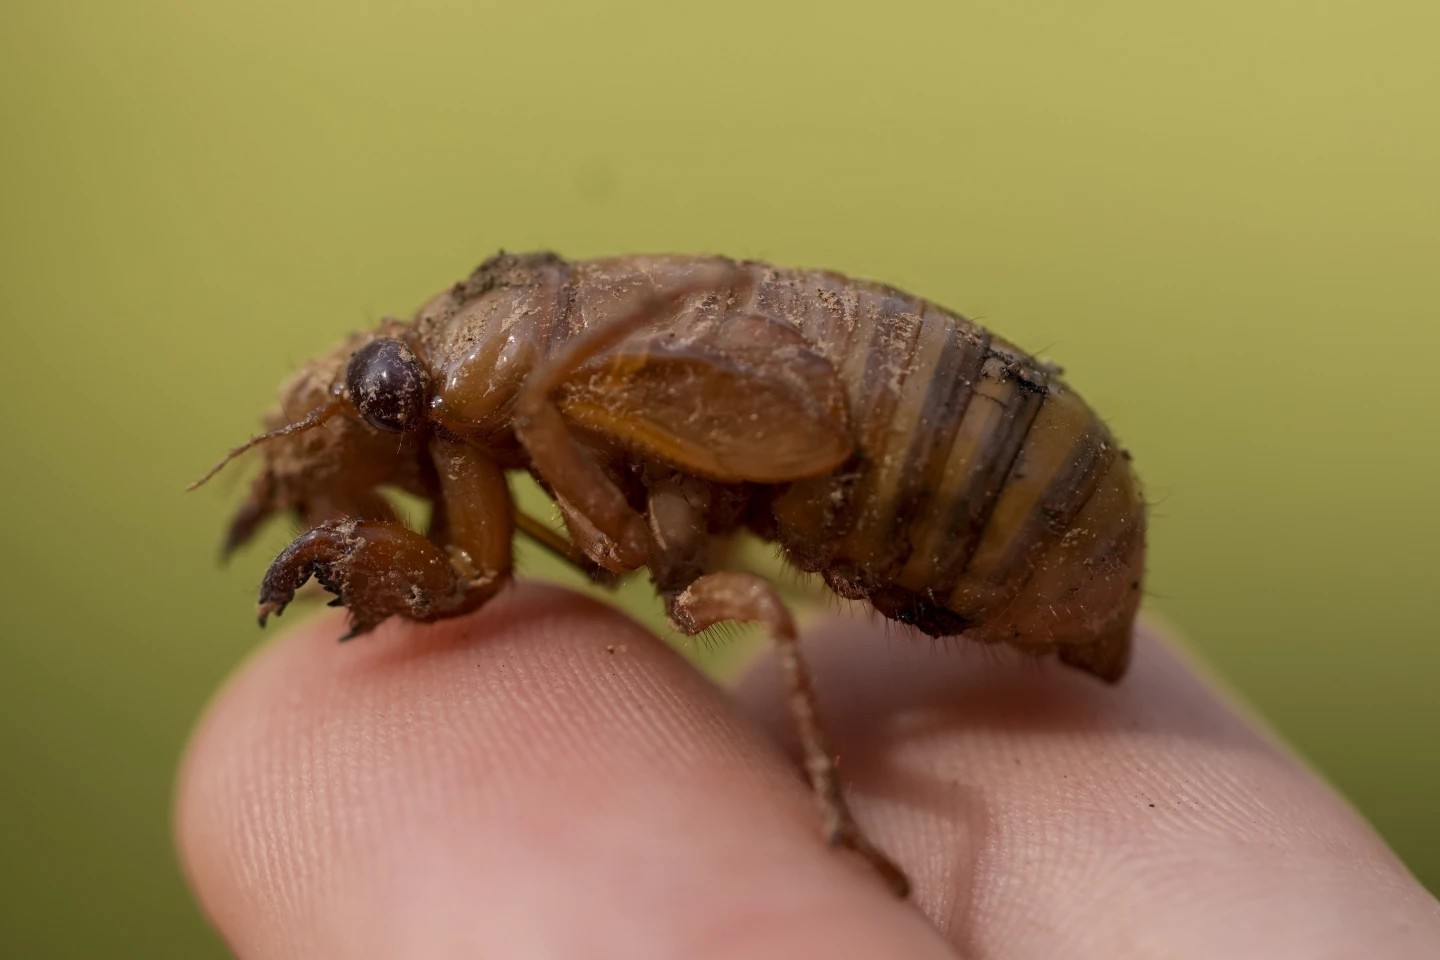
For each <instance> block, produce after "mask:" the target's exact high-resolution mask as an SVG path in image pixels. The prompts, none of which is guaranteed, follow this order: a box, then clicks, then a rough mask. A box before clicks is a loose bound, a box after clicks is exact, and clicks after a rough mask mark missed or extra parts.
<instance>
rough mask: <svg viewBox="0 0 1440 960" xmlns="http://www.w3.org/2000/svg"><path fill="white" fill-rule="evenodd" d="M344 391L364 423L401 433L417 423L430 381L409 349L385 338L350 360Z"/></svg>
mask: <svg viewBox="0 0 1440 960" xmlns="http://www.w3.org/2000/svg"><path fill="white" fill-rule="evenodd" d="M345 387H346V389H347V390H348V391H349V393H350V401H351V402H352V403H354V404H355V408H356V409H357V410H359V411H360V415H361V416H362V417H364V418H365V422H366V423H368V424H370V426H372V427H374V428H375V429H376V430H384V431H385V432H386V433H403V432H405V431H406V430H411V429H413V428H414V427H415V426H416V425H417V424H418V423H419V422H420V416H421V412H422V411H423V410H424V409H425V397H426V394H428V393H429V391H430V378H429V377H428V376H426V375H425V370H424V368H423V367H421V366H420V361H419V360H416V359H415V354H413V353H411V352H410V348H409V347H407V346H405V344H403V343H401V342H400V341H399V340H393V339H390V338H389V337H385V338H382V339H379V340H372V341H371V342H369V343H367V344H366V345H365V346H363V347H361V348H360V349H359V350H358V351H356V353H355V356H353V357H351V358H350V367H349V369H348V370H347V371H346V373H345Z"/></svg>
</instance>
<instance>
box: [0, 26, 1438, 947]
mask: <svg viewBox="0 0 1440 960" xmlns="http://www.w3.org/2000/svg"><path fill="white" fill-rule="evenodd" d="M1437 36H1440V7H1437V6H1436V5H1435V4H1433V3H1428V2H1418V0H1417V2H1409V3H1400V2H1392V3H1374V2H1360V0H1353V2H1329V3H1315V2H1298V0H1297V2H1284V0H1259V2H1257V0H1246V2H1235V0H1228V2H1211V3H1205V4H1178V3H1154V2H1149V0H1124V2H1118V0H1117V2H1098V0H1094V2H1088V0H1087V2H1080V0H1050V2H1038V0H1027V2H1017V0H1008V2H1000V0H989V2H985V0H967V2H949V3H939V2H935V3H920V2H906V0H890V2H886V3H873V2H866V3H842V2H835V0H831V2H828V3H814V4H801V3H791V4H783V3H775V2H773V0H772V2H766V3H754V2H746V0H730V2H726V3H719V4H717V3H708V4H694V5H690V4H677V3H674V2H670V3H661V2H648V3H611V4H602V3H592V4H579V3H575V4H558V3H535V2H529V3H517V2H507V3H503V4H482V3H461V2H439V0H427V2H409V3H405V4H400V3H394V4H382V3H374V2H355V0H351V2H347V3H341V2H337V0H326V2H310V3H292V2H284V3H281V2H273V0H261V2H253V0H252V2H247V3H238V2H223V3H221V2H205V3H194V2H180V0H129V2H126V3H102V2H95V0H92V2H50V3H41V2H39V0H29V2H18V3H17V2H16V0H9V2H7V3H6V4H5V5H4V7H3V11H0V191H3V197H0V199H3V212H0V217H3V221H0V318H3V320H0V323H3V325H4V326H3V329H4V340H3V348H0V384H3V389H4V396H3V403H0V417H3V423H4V433H3V440H4V450H3V453H0V476H3V487H0V493H3V495H4V496H3V502H4V505H5V509H6V511H7V514H6V517H5V521H4V531H5V532H4V549H3V552H0V564H3V570H0V573H3V576H0V584H3V586H0V589H3V591H4V593H3V597H0V599H3V611H4V614H3V616H4V620H3V623H4V628H3V631H4V632H3V647H4V649H3V656H4V659H3V662H0V719H3V723H0V761H3V766H0V864H3V868H0V953H3V954H4V955H6V956H15V957H21V956H23V957H34V956H126V957H130V956H134V957H160V956H166V957H168V956H176V957H179V956H185V957H200V956H218V955H220V954H221V948H220V946H219V944H218V941H217V940H216V939H215V938H214V936H213V935H212V934H211V933H210V932H209V931H208V930H207V929H206V927H205V925H204V923H203V921H202V920H201V919H200V917H199V916H198V914H197V913H196V912H195V910H194V909H193V908H192V907H191V906H190V904H189V902H188V898H187V895H186V893H185V890H184V887H183V883H182V881H181V879H180V877H179V874H178V872H177V870H176V868H175V866H174V863H173V857H172V854H171V852H170V840H169V835H168V824H167V820H168V807H169V803H170V791H171V781H172V776H173V770H174V767H175V763H176V758H177V755H178V753H179V751H180V749H181V747H182V744H183V741H184V739H185V736H186V731H187V729H188V728H189V727H190V725H191V723H192V721H193V719H194V717H195V716H196V714H197V712H198V711H199V710H200V709H201V707H202V705H203V703H204V702H205V700H206V698H207V696H208V695H209V694H210V692H211V691H212V690H213V689H214V688H215V687H216V685H217V684H218V683H219V682H220V680H221V678H222V677H223V676H224V675H225V674H226V673H227V672H228V671H229V670H230V669H231V668H232V667H233V665H234V664H235V663H236V662H237V661H238V660H239V659H241V658H242V657H243V656H245V654H246V652H247V651H248V650H250V649H251V648H252V647H253V646H254V644H255V643H256V642H257V639H258V637H257V633H256V630H255V627H254V623H253V621H252V620H251V617H250V612H251V604H252V603H253V599H254V597H253V594H254V586H255V583H256V582H257V579H258V576H259V574H260V572H261V570H262V568H263V565H264V562H265V560H266V554H267V552H268V550H269V549H270V548H274V547H276V546H278V544H279V543H280V542H281V538H282V535H283V531H276V532H275V533H274V535H272V536H271V537H270V538H269V539H268V540H267V542H266V543H265V544H264V545H263V546H264V549H258V550H255V551H251V552H248V553H246V554H245V555H243V556H242V557H241V558H240V559H239V560H238V561H237V562H235V563H234V564H232V566H231V567H230V568H229V569H227V570H224V571H221V570H217V569H216V567H215V565H214V564H213V563H212V559H213V555H214V549H215V545H216V542H217V537H218V533H219V529H220V526H221V524H222V519H223V517H224V516H225V515H226V512H227V510H228V508H229V506H230V505H231V504H232V503H233V501H234V499H235V497H237V496H238V494H239V491H240V486H239V484H238V483H237V478H236V477H226V478H224V479H223V480H221V481H219V482H217V483H216V484H215V485H213V487H211V488H208V489H206V490H205V491H204V492H202V493H199V494H194V495H190V496H185V495H182V494H181V492H180V491H181V488H182V487H183V486H184V484H185V482H186V481H188V480H190V479H192V478H193V477H194V476H195V475H197V474H198V473H199V472H200V471H202V470H203V468H204V467H206V466H207V465H208V464H209V463H210V462H211V461H212V460H213V459H214V458H215V457H216V455H217V454H218V453H219V452H221V451H222V450H223V449H224V448H226V447H227V446H229V445H230V444H231V443H232V442H234V441H236V440H238V439H240V438H242V437H244V436H245V435H247V434H248V433H249V432H250V431H251V429H252V427H253V426H254V424H255V422H256V417H257V416H258V414H259V413H260V412H261V411H262V410H263V409H264V408H265V407H266V406H267V405H268V404H269V403H270V401H271V398H272V396H273V389H274V386H275V384H276V383H278V381H279V380H280V379H281V378H282V377H284V376H285V375H286V374H287V373H288V372H289V371H290V370H292V369H293V368H294V367H295V365H296V364H297V363H299V362H300V361H301V360H302V359H303V358H305V357H307V356H309V355H311V354H313V353H315V352H317V351H319V350H321V349H323V348H324V347H326V346H327V344H329V343H330V342H331V341H332V340H334V339H336V338H337V337H339V336H340V335H342V334H344V333H346V332H348V331H350V330H352V329H356V328H360V327H365V326H368V325H370V324H372V323H373V322H374V321H375V320H376V319H377V318H378V317H379V316H381V315H382V314H383V313H387V312H388V313H404V312H407V311H408V310H410V309H411V308H413V307H414V306H415V305H416V304H417V303H418V302H419V301H420V300H421V299H422V298H423V297H424V296H425V295H427V294H428V293H430V292H431V291H432V290H435V289H438V288H440V287H441V286H443V285H445V284H447V283H449V282H451V281H453V280H455V279H457V278H459V277H460V276H462V275H463V274H464V273H465V272H466V271H468V270H469V269H470V268H471V267H472V266H473V265H474V264H475V263H477V262H478V261H479V260H480V259H481V258H483V257H484V256H486V255H487V254H489V253H491V252H493V251H494V250H495V249H496V248H498V247H500V246H502V245H503V246H505V247H507V248H510V249H520V250H524V249H528V248H536V247H547V248H553V249H557V250H560V251H562V252H563V253H566V254H568V255H572V256H586V255H594V254H600V253H607V252H626V251H669V250H676V251H694V250H707V251H708V250H714V251H724V252H728V253H732V254H735V255H743V256H755V257H763V258H767V259H771V260H774V261H777V262H780V263H785V264H793V265H822V266H828V267H832V268H836V269H841V270H846V271H850V272H853V273H857V274H861V275H865V276H872V277H878V278H883V279H885V280H888V281H890V282H892V283H896V284H898V285H901V286H904V287H907V288H910V289H912V290H914V291H916V292H920V293H923V294H925V295H926V296H929V297H931V298H934V299H936V300H939V301H940V302H943V303H946V304H948V305H951V306H953V307H955V308H957V309H960V310H963V311H965V312H967V313H969V314H971V315H972V316H976V317H979V318H981V319H982V320H983V321H984V322H985V323H987V324H989V325H991V326H993V327H994V328H996V329H997V330H1000V331H1003V332H1004V333H1005V335H1006V336H1008V337H1010V338H1012V339H1015V340H1017V341H1018V342H1020V343H1021V344H1024V345H1027V346H1029V347H1030V348H1032V349H1037V350H1042V351H1044V352H1046V353H1047V354H1048V355H1050V356H1052V357H1054V358H1056V359H1058V360H1060V361H1061V362H1063V363H1064V365H1065V366H1066V367H1067V368H1068V370H1069V374H1070V379H1071V381H1072V382H1073V383H1074V384H1076V385H1077V386H1078V387H1079V388H1080V389H1081V391H1082V392H1083V393H1085V394H1086V396H1087V397H1088V398H1089V399H1090V400H1091V402H1092V403H1093V404H1094V405H1095V406H1096V407H1097V408H1098V409H1099V410H1101V411H1103V412H1104V413H1105V414H1106V416H1107V417H1108V418H1109V421H1110V423H1111V425H1112V426H1113V428H1114V429H1115V431H1116V432H1117V433H1118V434H1119V435H1120V436H1121V437H1123V439H1124V440H1125V442H1126V444H1127V445H1128V446H1129V447H1130V449H1131V450H1133V451H1134V452H1135V455H1136V459H1137V462H1138V466H1139V468H1140V471H1141V473H1142V476H1143V477H1144V478H1145V479H1146V481H1147V488H1148V491H1149V493H1150V495H1151V497H1152V498H1153V499H1154V500H1155V501H1156V503H1157V506H1156V508H1155V514H1154V520H1153V553H1152V558H1153V559H1152V575H1151V581H1150V586H1151V590H1152V593H1153V596H1152V599H1151V603H1150V609H1151V610H1153V611H1157V612H1158V613H1159V614H1161V615H1162V616H1164V617H1165V618H1167V619H1169V620H1171V621H1172V622H1174V623H1176V624H1179V625H1180V626H1181V627H1182V628H1183V629H1184V631H1185V632H1186V633H1187V634H1188V635H1189V636H1190V637H1191V638H1192V640H1193V643H1194V645H1195V646H1196V647H1197V648H1198V649H1199V650H1200V651H1202V653H1203V655H1204V656H1205V657H1206V658H1208V659H1209V660H1210V661H1211V662H1212V663H1213V664H1214V665H1215V667H1216V668H1217V670H1218V671H1219V672H1220V673H1221V674H1223V675H1224V676H1225V677H1227V678H1228V679H1229V680H1230V681H1231V682H1232V683H1233V684H1234V686H1235V687H1237V688H1238V689H1239V690H1240V691H1241V692H1242V693H1243V694H1244V695H1245V696H1246V697H1247V698H1248V699H1249V700H1250V701H1251V702H1253V703H1254V704H1255V705H1256V706H1257V707H1258V709H1259V710H1260V711H1262V712H1263V713H1264V714H1266V715H1267V716H1268V717H1269V718H1270V719H1271V720H1272V721H1273V723H1274V724H1275V725H1276V726H1277V727H1278V728H1279V730H1280V731H1281V732H1282V733H1283V734H1284V735H1285V736H1286V737H1287V738H1288V739H1289V740H1290V741H1291V742H1293V743H1294V744H1295V745H1296V746H1297V748H1298V749H1299V750H1300V751H1302V752H1303V753H1304V754H1305V755H1306V756H1307V757H1308V758H1310V760H1311V761H1312V762H1313V763H1314V764H1315V765H1316V766H1317V767H1319V768H1320V769H1321V770H1322V771H1323V772H1324V773H1325V774H1326V775H1327V776H1328V777H1330V778H1331V779H1332V780H1333V781H1334V782H1335V783H1336V784H1337V785H1338V786H1339V787H1340V788H1341V789H1342V790H1343V791H1344V792H1345V793H1346V794H1347V795H1348V796H1349V797H1351V798H1352V799H1353V801H1354V802H1355V803H1356V804H1357V805H1358V806H1359V807H1360V808H1361V809H1362V810H1363V811H1364V812H1365V813H1366V815H1367V816H1368V817H1369V818H1370V819H1371V820H1372V821H1373V822H1374V823H1375V824H1376V825H1377V826H1378V828H1379V829H1380V830H1381V831H1382V832H1383V833H1384V834H1385V836H1386V837H1387V838H1389V840H1390V841H1391V842H1392V843H1393V844H1394V846H1395V847H1396V849H1397V850H1398V851H1399V853H1400V854H1401V856H1402V857H1403V858H1404V859H1405V860H1406V861H1407V862H1408V863H1409V864H1410V865H1411V867H1412V868H1413V869H1414V870H1415V871H1416V872H1417V873H1418V874H1419V875H1420V877H1421V879H1422V880H1424V881H1425V882H1426V883H1428V884H1429V885H1430V886H1431V887H1432V889H1433V888H1435V887H1437V886H1440V837H1437V827H1436V826H1435V822H1436V821H1435V815H1434V812H1435V810H1436V809H1437V808H1440V765H1437V764H1436V762H1435V760H1434V757H1435V741H1436V735H1437V733H1440V730H1437V721H1440V708H1437V707H1436V706H1435V699H1434V698H1435V691H1434V686H1435V683H1436V680H1437V677H1440V669H1437V668H1440V643H1437V642H1436V641H1437V639H1440V637H1437V627H1436V624H1437V621H1440V600H1437V597H1440V585H1437V583H1436V572H1437V566H1440V565H1437V562H1436V554H1435V545H1436V541H1437V534H1440V512H1437V509H1436V502H1437V500H1436V494H1437V490H1440V483H1437V476H1440V453H1437V440H1440V400H1437V398H1436V391H1435V387H1436V375H1435V372H1434V366H1433V363H1434V359H1433V358H1434V356H1435V354H1436V351H1437V350H1440V325H1437V323H1436V311H1437V308H1440V271H1437V269H1436V262H1435V260H1436V251H1437V249H1440V189H1437V161H1440V121H1437V117H1440V111H1437V110H1436V105H1435V97H1436V91H1437V90H1440V65H1437V64H1440V58H1437V57H1436V56H1435V38H1436V37H1437ZM641 594H642V595H643V591H641ZM641 602H642V603H643V601H641ZM645 609H646V610H648V611H650V612H652V613H653V612H654V611H653V607H648V606H647V607H645Z"/></svg>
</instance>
